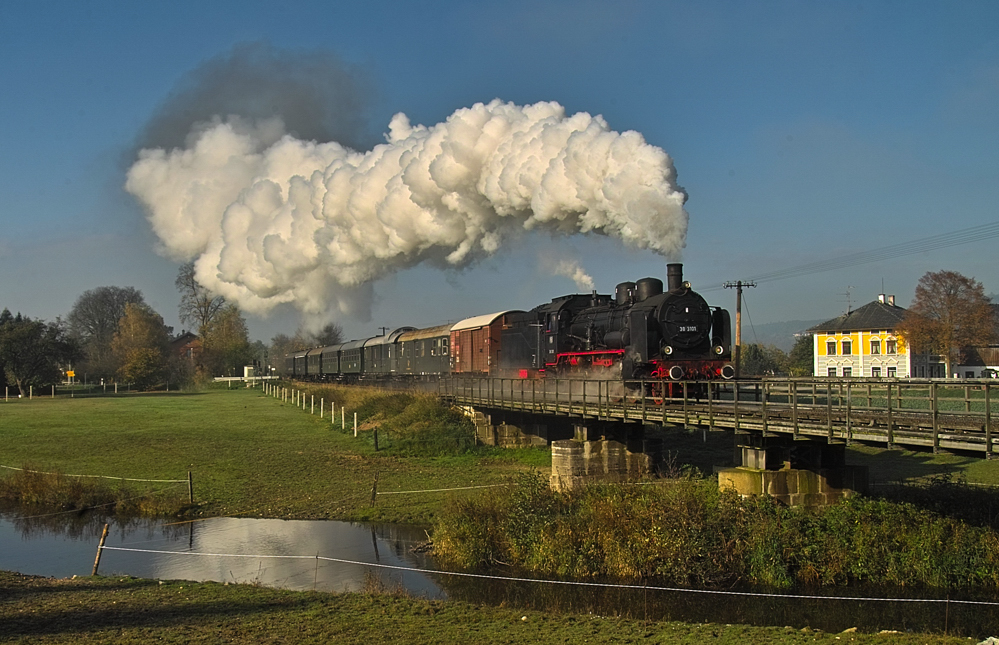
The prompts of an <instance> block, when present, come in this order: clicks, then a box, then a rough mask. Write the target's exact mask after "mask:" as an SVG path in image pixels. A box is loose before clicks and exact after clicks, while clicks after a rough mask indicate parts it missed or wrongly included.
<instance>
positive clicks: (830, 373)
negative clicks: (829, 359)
mask: <svg viewBox="0 0 999 645" xmlns="http://www.w3.org/2000/svg"><path fill="white" fill-rule="evenodd" d="M826 375H827V376H836V368H835V367H830V368H829V371H828V372H827V373H826Z"/></svg>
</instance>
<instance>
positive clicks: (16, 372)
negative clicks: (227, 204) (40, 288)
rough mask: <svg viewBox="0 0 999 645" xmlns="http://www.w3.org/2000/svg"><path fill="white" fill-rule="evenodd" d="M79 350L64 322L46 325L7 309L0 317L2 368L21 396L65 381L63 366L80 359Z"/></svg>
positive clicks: (0, 364)
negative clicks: (14, 314)
mask: <svg viewBox="0 0 999 645" xmlns="http://www.w3.org/2000/svg"><path fill="white" fill-rule="evenodd" d="M80 354H81V352H80V348H79V345H78V344H77V343H76V341H75V340H74V339H73V338H71V337H70V336H69V334H68V333H67V332H66V329H65V327H64V325H63V324H62V323H61V321H58V320H57V321H56V322H54V323H48V324H46V323H45V322H44V321H42V320H32V319H30V318H28V317H27V316H22V315H21V314H17V316H12V315H11V314H10V311H8V310H6V309H4V311H3V313H2V314H0V366H2V367H3V372H4V378H5V380H6V381H7V382H9V383H12V384H14V385H16V386H17V388H18V390H19V391H20V393H21V395H22V396H23V395H25V394H27V393H28V390H29V389H30V388H31V387H32V386H34V387H43V386H46V385H53V384H55V383H58V382H59V381H60V380H61V379H62V370H61V369H60V367H59V366H60V364H64V363H71V362H72V361H75V360H77V359H78V358H79V357H80Z"/></svg>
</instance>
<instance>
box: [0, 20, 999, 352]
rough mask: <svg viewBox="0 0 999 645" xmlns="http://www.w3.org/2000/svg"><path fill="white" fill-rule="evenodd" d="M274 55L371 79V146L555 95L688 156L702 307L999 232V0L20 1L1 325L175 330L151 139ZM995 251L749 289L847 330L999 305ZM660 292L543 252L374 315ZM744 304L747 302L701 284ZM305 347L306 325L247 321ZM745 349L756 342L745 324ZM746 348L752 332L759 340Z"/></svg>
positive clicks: (4, 195) (414, 283)
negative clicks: (581, 278)
mask: <svg viewBox="0 0 999 645" xmlns="http://www.w3.org/2000/svg"><path fill="white" fill-rule="evenodd" d="M247 43H262V44H265V45H266V46H268V47H270V48H271V49H272V50H273V51H276V52H284V51H287V52H292V53H294V54H295V55H297V56H299V57H300V58H302V59H307V58H308V57H309V56H310V55H315V56H317V57H318V56H326V55H328V56H334V57H336V58H338V59H340V60H341V61H343V62H344V64H345V65H348V66H350V67H351V69H353V70H355V72H356V73H357V74H358V75H359V77H361V78H362V79H363V81H364V87H365V88H366V92H365V97H366V99H367V107H366V109H365V110H364V112H363V116H364V120H365V122H366V123H367V130H366V131H364V132H362V133H360V134H359V135H358V139H359V140H363V141H366V142H369V143H374V142H378V141H380V140H382V133H384V132H385V131H386V130H387V126H388V122H389V120H390V119H391V117H392V115H393V114H395V113H397V112H405V113H406V114H407V115H408V116H409V118H410V120H411V121H412V122H413V123H422V124H426V125H432V124H434V123H437V122H440V121H442V120H443V119H446V118H447V117H448V116H449V115H450V114H451V113H452V112H454V111H455V110H456V109H459V108H462V107H468V106H470V105H472V104H473V103H475V102H488V101H490V100H492V99H494V98H500V99H503V100H504V101H510V102H513V103H517V104H528V103H535V102H538V101H557V102H559V103H561V104H562V105H564V106H565V108H566V110H567V111H568V112H570V113H573V112H581V111H582V112H589V113H591V114H600V115H603V117H604V118H605V119H606V120H607V122H608V123H609V125H610V127H611V128H612V129H614V130H617V131H624V130H636V131H638V132H640V133H641V134H642V135H643V136H644V137H645V139H646V141H648V142H649V143H651V144H653V145H656V146H659V147H661V148H663V149H664V150H665V151H666V152H667V153H668V154H669V155H670V156H671V157H672V158H673V160H674V162H675V165H676V169H677V171H678V182H679V184H680V185H681V186H682V187H683V188H684V189H685V190H686V191H687V193H688V195H689V199H688V201H687V203H686V209H687V212H688V213H689V216H690V223H689V229H688V234H687V246H686V249H685V251H684V253H683V257H682V261H683V262H684V265H685V277H686V279H688V280H690V281H691V282H692V283H693V284H694V287H695V289H698V288H700V289H702V290H703V289H704V288H706V287H709V286H717V285H720V284H721V283H722V282H724V281H729V280H737V279H745V278H751V277H753V276H754V275H758V274H762V273H766V272H769V271H774V270H779V269H785V268H789V267H795V266H798V265H802V264H806V263H809V262H813V261H816V260H821V259H825V258H829V257H836V256H840V255H845V254H848V253H853V252H856V251H866V250H872V249H878V248H881V247H885V246H889V245H891V244H895V243H898V242H905V241H908V240H912V239H916V238H921V237H926V236H930V235H934V234H938V233H945V232H948V231H954V230H959V229H964V228H968V227H972V226H976V225H980V224H986V223H989V222H994V221H999V208H997V204H999V3H994V2H911V1H910V2H876V3H863V2H861V3H858V2H849V3H845V2H823V3H813V2H763V3H757V2H753V3H748V2H747V3H736V2H684V3H680V2H613V3H612V2H544V1H538V0H535V1H532V2H502V3H499V2H495V3H493V2H439V1H435V2H412V3H408V2H364V3H335V2H295V1H289V2H281V3H272V2H239V3H235V2H232V3H226V2H196V3H195V2H171V3H126V2H86V3H81V2H17V1H13V0H7V1H5V2H2V3H0V274H2V275H3V276H4V278H3V279H2V280H0V307H7V308H9V309H11V310H12V311H21V312H22V313H25V314H27V315H29V316H32V317H41V318H46V319H50V320H51V319H54V318H55V317H56V316H65V315H66V314H67V313H68V312H69V310H70V309H71V307H72V305H73V302H74V301H75V299H76V297H77V296H78V295H79V294H80V293H82V292H83V291H85V290H87V289H92V288H95V287H98V286H103V285H118V286H134V287H136V288H138V289H140V290H141V291H142V292H143V293H144V294H145V296H146V299H147V301H148V302H149V303H150V304H151V305H152V306H153V307H154V308H155V309H156V310H157V311H159V312H160V313H161V314H162V315H163V316H164V318H165V319H166V321H167V323H168V324H171V325H174V326H175V328H176V329H177V330H178V331H179V330H180V327H181V326H180V323H179V322H178V321H177V314H176V311H177V304H178V300H179V297H178V294H177V292H176V290H175V288H174V286H173V282H174V278H175V276H176V271H177V266H178V264H177V262H176V261H172V260H169V259H166V258H163V257H160V256H158V255H157V254H156V252H155V244H156V239H155V236H154V234H153V233H152V232H151V231H150V228H149V226H148V224H147V223H146V220H145V218H144V216H143V213H142V210H141V208H140V207H139V206H138V204H137V203H136V202H135V200H134V199H133V198H132V197H131V196H130V195H128V194H126V193H125V192H124V191H123V189H122V186H123V184H124V178H125V171H126V169H127V167H128V165H129V163H130V162H131V161H132V160H133V159H134V153H135V146H136V144H137V142H138V141H140V140H141V137H142V136H143V132H144V131H145V128H146V125H147V124H148V123H149V122H150V120H151V119H152V118H153V117H154V116H155V115H156V114H157V113H158V110H160V109H161V107H162V106H163V104H164V102H165V101H167V99H168V98H169V97H170V96H171V95H172V93H175V92H176V91H177V89H178V88H179V87H182V84H183V83H185V82H186V81H187V80H189V79H190V77H191V74H192V73H193V72H194V71H195V70H197V69H199V68H200V67H201V66H203V65H204V64H205V63H206V62H207V61H210V60H212V59H216V58H218V57H220V56H225V55H226V54H227V53H228V52H230V51H232V49H233V48H234V47H237V46H240V45H245V44H247ZM995 248H996V238H992V239H985V240H982V241H977V242H972V243H968V244H963V245H960V246H954V247H950V248H945V249H938V250H933V251H927V252H924V253H921V254H913V255H908V256H904V257H901V258H895V259H891V260H886V261H881V262H875V263H869V264H864V265H862V266H857V267H852V268H849V269H842V270H836V271H829V272H825V273H819V274H813V275H807V276H802V277H798V278H793V279H787V280H780V281H775V282H763V283H761V284H760V285H759V286H758V287H757V288H755V289H752V290H749V291H747V293H746V305H747V309H748V313H749V318H750V319H751V321H752V323H754V324H762V323H767V322H773V321H783V320H794V319H804V320H814V319H828V318H831V317H833V316H836V315H838V314H840V313H842V312H843V311H844V310H845V309H846V307H847V296H846V295H845V294H847V293H848V292H849V293H851V294H852V295H851V296H850V298H851V300H852V302H853V304H854V305H855V306H856V305H858V304H863V303H866V302H869V301H871V300H873V299H875V298H876V297H877V294H878V293H881V292H882V284H883V285H884V286H883V289H884V291H885V292H887V293H891V294H896V295H897V298H898V302H899V304H902V305H907V304H908V303H909V302H910V300H911V298H912V294H913V291H914V288H915V284H916V282H917V280H918V279H919V277H920V276H922V275H923V274H924V273H926V272H927V271H937V270H941V269H948V270H953V271H959V272H961V273H964V274H965V275H969V276H974V277H975V278H977V279H978V280H980V281H982V282H983V283H984V285H985V290H986V292H987V293H999V271H997V263H996V260H995ZM546 257H571V258H574V259H576V260H577V261H579V262H580V263H581V264H582V266H583V267H584V268H585V269H586V270H587V272H588V273H589V274H590V275H592V276H593V278H594V280H595V282H596V287H597V289H598V290H599V291H601V292H610V291H612V290H613V287H614V285H615V284H617V283H618V282H622V281H625V280H635V279H638V278H641V277H644V276H646V275H657V276H660V277H662V276H664V274H665V267H664V260H663V258H661V257H659V256H656V255H655V254H653V253H651V252H649V251H636V250H634V249H629V248H626V247H624V246H623V245H622V244H621V243H620V242H618V241H616V240H613V239H609V238H604V237H597V236H589V237H585V236H573V237H559V238H551V237H548V236H541V235H537V236H533V237H527V238H525V239H523V240H520V241H518V242H517V243H515V244H512V245H509V246H507V247H505V248H503V249H502V250H501V251H500V252H499V253H497V254H496V255H495V256H493V257H491V258H489V259H486V260H484V261H482V262H480V263H478V264H476V265H475V266H473V267H472V268H469V269H466V270H462V271H440V270H437V269H434V268H430V267H418V268H415V269H411V270H407V271H403V272H400V273H397V274H394V275H392V276H390V277H388V278H385V279H382V280H380V281H379V282H378V283H377V284H376V285H375V302H374V305H373V308H372V316H371V319H370V320H357V319H352V318H343V319H341V320H339V322H340V323H341V324H342V325H343V326H344V328H345V330H346V332H347V335H348V336H350V337H354V338H356V337H364V336H369V335H373V334H375V333H377V328H378V327H380V326H388V327H395V326H399V325H406V324H410V325H415V326H430V325H435V324H440V323H443V322H446V321H448V320H458V319H460V318H463V317H466V316H472V315H477V314H482V313H489V312H493V311H498V310H501V309H526V308H530V307H532V306H534V305H536V304H540V303H542V302H546V301H548V300H549V299H550V298H552V297H555V296H558V295H561V294H564V293H570V292H574V291H575V290H576V288H575V285H574V284H573V283H572V281H571V280H568V279H567V278H564V277H553V276H549V275H546V273H545V270H544V258H546ZM705 295H706V296H707V297H708V300H709V302H710V303H711V304H713V305H720V306H724V307H727V308H730V309H732V308H734V300H735V298H734V293H733V292H732V291H731V290H721V289H713V290H709V291H706V292H705ZM249 322H250V328H251V333H252V335H253V336H254V338H258V339H261V340H264V341H268V340H269V339H270V337H271V336H273V335H274V334H275V333H279V332H284V333H292V332H293V331H294V329H295V327H296V326H297V324H298V319H297V315H296V314H295V312H293V311H292V310H290V309H284V310H279V311H276V312H274V313H273V314H272V315H270V316H269V317H267V318H258V317H250V318H249ZM744 333H746V332H744ZM749 339H750V340H751V336H750V337H749Z"/></svg>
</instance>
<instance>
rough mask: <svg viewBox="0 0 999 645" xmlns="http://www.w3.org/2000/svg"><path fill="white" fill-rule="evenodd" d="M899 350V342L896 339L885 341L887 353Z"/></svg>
mask: <svg viewBox="0 0 999 645" xmlns="http://www.w3.org/2000/svg"><path fill="white" fill-rule="evenodd" d="M897 351H898V343H897V342H896V341H895V340H894V339H890V340H886V341H885V353H886V354H894V353H896V352H897Z"/></svg>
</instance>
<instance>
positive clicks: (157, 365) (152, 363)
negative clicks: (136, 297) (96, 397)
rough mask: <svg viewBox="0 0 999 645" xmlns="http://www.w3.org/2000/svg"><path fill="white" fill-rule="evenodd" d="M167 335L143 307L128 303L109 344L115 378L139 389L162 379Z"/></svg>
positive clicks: (158, 320)
mask: <svg viewBox="0 0 999 645" xmlns="http://www.w3.org/2000/svg"><path fill="white" fill-rule="evenodd" d="M169 347H170V332H169V329H168V328H167V327H166V325H164V324H163V318H162V317H161V316H160V315H159V314H158V313H156V312H155V311H153V310H152V309H150V308H149V307H147V306H145V305H140V304H132V303H129V304H128V305H126V306H125V315H124V316H122V318H121V321H120V322H119V324H118V331H117V332H116V333H115V335H114V339H113V340H112V341H111V349H112V351H113V352H114V356H115V358H116V359H117V361H118V364H119V368H118V376H119V378H121V379H122V380H123V381H126V382H129V383H133V384H134V385H135V386H136V387H138V388H140V389H149V388H152V387H154V386H155V385H156V384H157V383H160V382H161V381H162V380H163V379H164V378H166V371H167V361H168V358H169Z"/></svg>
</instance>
